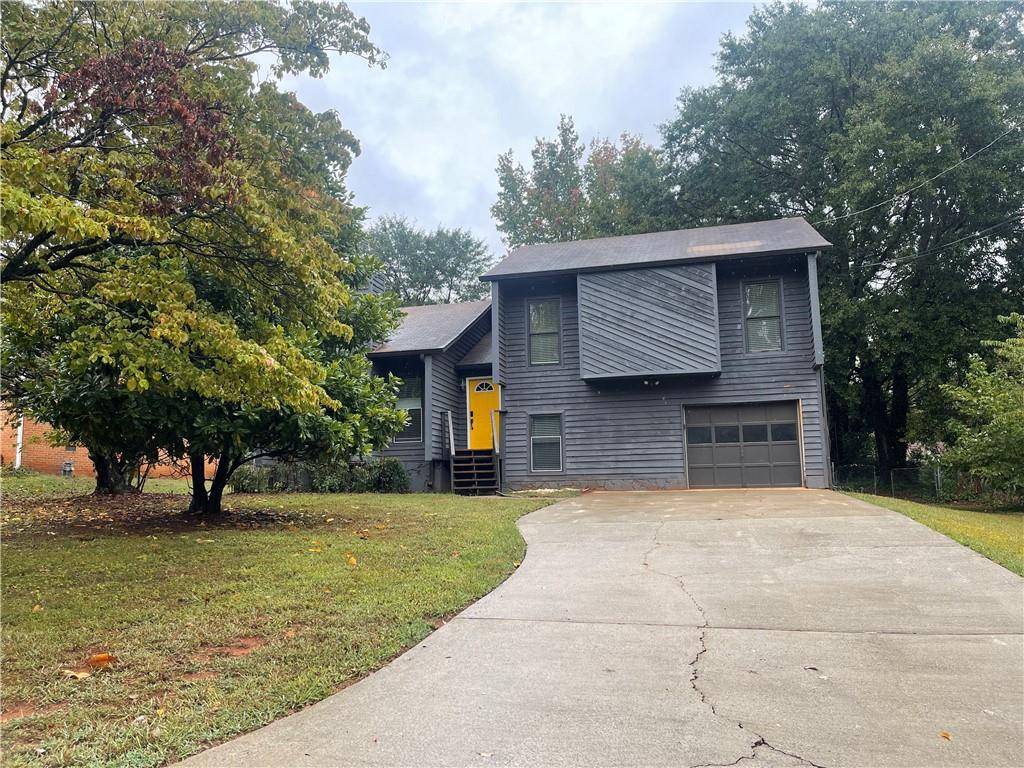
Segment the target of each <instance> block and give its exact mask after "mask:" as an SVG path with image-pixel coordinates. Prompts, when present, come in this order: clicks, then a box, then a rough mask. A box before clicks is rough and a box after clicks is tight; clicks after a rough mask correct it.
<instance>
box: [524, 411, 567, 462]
mask: <svg viewBox="0 0 1024 768" xmlns="http://www.w3.org/2000/svg"><path fill="white" fill-rule="evenodd" d="M530 471H531V472H561V471H562V416H561V414H557V413H546V414H543V415H537V416H531V417H530Z"/></svg>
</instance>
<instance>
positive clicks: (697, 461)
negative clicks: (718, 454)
mask: <svg viewBox="0 0 1024 768" xmlns="http://www.w3.org/2000/svg"><path fill="white" fill-rule="evenodd" d="M690 463H691V464H693V465H694V466H711V465H712V464H714V463H715V447H714V446H713V445H691V446H690Z"/></svg>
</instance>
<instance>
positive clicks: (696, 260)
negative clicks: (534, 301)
mask: <svg viewBox="0 0 1024 768" xmlns="http://www.w3.org/2000/svg"><path fill="white" fill-rule="evenodd" d="M831 247H832V244H831V243H825V244H824V245H814V246H806V247H801V248H783V249H778V250H774V251H751V252H746V253H728V254H723V255H721V256H708V257H702V256H691V257H688V258H679V259H659V260H658V261H635V262H630V263H628V264H611V265H606V266H596V267H574V268H569V269H545V270H541V271H536V270H535V271H533V272H505V273H499V274H494V275H492V274H487V275H481V276H480V280H481V281H483V282H497V281H498V280H511V279H514V278H525V277H546V276H556V275H576V274H581V273H584V272H618V271H621V270H626V269H645V268H647V267H674V266H678V265H679V264H709V263H713V262H718V261H734V260H736V259H746V258H752V257H758V258H759V257H762V256H793V255H796V254H806V253H815V252H819V251H823V250H825V249H826V248H831Z"/></svg>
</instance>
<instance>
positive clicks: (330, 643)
mask: <svg viewBox="0 0 1024 768" xmlns="http://www.w3.org/2000/svg"><path fill="white" fill-rule="evenodd" d="M182 502H183V500H182V499H181V498H178V497H174V496H157V495H151V494H144V495H143V496H136V497H134V501H133V502H132V504H134V505H136V506H138V507H139V508H140V509H141V510H142V511H141V512H140V513H139V515H138V516H134V517H133V516H131V515H128V516H125V517H124V518H123V519H122V517H121V515H122V513H124V510H125V506H124V502H123V501H121V502H118V505H113V506H111V507H109V508H105V507H104V504H105V503H106V502H104V501H103V500H97V499H95V498H92V497H82V498H80V499H73V500H60V501H40V500H39V499H35V500H32V501H31V502H28V501H26V502H20V503H19V502H18V501H16V500H15V501H13V502H12V501H11V499H10V498H9V499H7V500H6V501H5V504H4V514H5V516H13V517H15V518H16V519H17V520H18V521H19V522H18V524H17V525H16V526H15V525H12V524H11V523H10V522H9V521H8V524H7V528H6V532H5V535H4V540H3V552H2V577H3V656H2V659H0V663H2V674H3V686H4V691H3V708H4V716H5V718H9V719H8V722H6V723H4V726H3V732H2V739H3V744H2V746H3V752H4V764H5V765H11V766H20V765H29V764H31V765H51V766H58V765H89V766H100V765H120V766H153V765H160V764H163V763H166V762H169V761H173V760H177V759H179V758H182V757H184V756H186V755H189V754H192V753H194V752H196V751H198V750H200V749H202V748H203V747H204V746H207V745H210V744H212V743H214V742H217V741H220V740H223V739H227V738H229V737H231V736H233V735H235V734H238V733H241V732H243V731H247V730H251V729H253V728H256V727H258V726H260V725H263V724H265V723H268V722H270V721H271V720H274V719H275V718H278V717H281V716H282V715H284V714H286V713H288V712H291V711H294V710H295V709H297V708H299V707H302V706H303V705H305V704H308V703H310V702H313V701H316V700H318V699H322V698H323V697H325V696H327V695H329V694H330V693H332V692H334V691H336V690H338V689H339V688H340V687H342V686H344V685H345V684H346V683H348V682H350V681H352V680H354V679H356V678H358V677H360V676H362V675H365V674H366V673H368V672H370V671H372V670H373V669H375V668H376V667H379V666H380V665H382V664H383V663H385V662H386V661H388V660H389V659H391V658H393V657H394V656H395V655H397V654H398V653H400V652H401V651H402V650H403V649H405V648H408V647H410V646H411V645H413V644H414V643H416V642H417V641H419V640H420V639H421V638H423V637H424V636H425V635H426V634H428V633H429V632H430V631H431V630H432V629H433V628H434V627H435V626H436V625H438V623H439V622H440V621H441V620H442V619H443V617H446V616H448V615H450V614H452V613H453V612H456V611H458V610H459V609H460V608H462V607H463V606H465V605H467V604H468V603H470V602H472V601H473V600H474V599H476V598H478V597H480V596H481V595H483V594H485V593H487V592H488V591H490V590H491V589H493V588H494V587H495V586H496V585H497V584H498V583H500V582H501V581H502V580H503V579H504V578H505V577H507V576H508V575H509V573H511V572H512V570H513V569H514V568H515V567H516V565H517V564H518V562H519V561H520V559H521V558H522V556H523V552H524V544H523V541H522V539H521V538H520V536H519V534H518V531H517V530H516V527H515V521H516V519H517V518H519V517H520V516H521V515H522V514H524V513H526V512H528V511H530V510H533V509H536V508H538V507H541V506H543V505H545V504H547V503H549V501H548V500H546V499H538V498H517V499H502V498H467V497H457V496H449V495H440V494H437V495H417V494H409V495H393V496H381V495H372V494H366V495H313V494H303V495H273V496H262V497H258V496H232V497H230V506H232V507H234V513H233V514H232V515H230V516H229V520H228V521H227V522H224V523H210V524H201V523H197V522H195V521H188V520H186V519H184V518H183V517H182V516H181V513H180V510H181V508H182V506H183V503H182ZM47 507H50V508H52V509H50V511H49V512H44V511H43V510H44V509H46V508H47ZM83 518H84V519H85V520H86V522H85V523H82V522H81V520H82V519H83ZM12 531H13V533H12ZM99 653H110V654H114V655H115V656H116V657H117V661H116V662H115V663H114V664H112V665H111V666H109V667H106V668H101V669H98V670H90V668H89V667H88V664H87V661H88V659H89V658H90V656H92V655H93V654H99ZM69 671H70V672H69ZM86 671H91V674H90V675H89V676H88V677H82V678H81V679H76V678H75V677H72V676H71V673H73V672H86Z"/></svg>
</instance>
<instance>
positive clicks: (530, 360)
mask: <svg viewBox="0 0 1024 768" xmlns="http://www.w3.org/2000/svg"><path fill="white" fill-rule="evenodd" d="M540 304H549V305H554V308H555V315H554V317H555V328H554V330H547V331H535V330H534V329H533V327H532V322H531V315H532V312H531V308H532V307H533V306H535V305H540ZM525 310H526V311H525V313H524V314H525V316H526V318H525V320H526V364H527V365H530V366H548V365H561V364H562V299H561V297H560V296H543V297H531V298H527V299H526V303H525ZM535 336H537V337H540V336H554V337H555V346H554V356H555V359H553V360H541V361H536V362H535V361H534V353H535V346H536V345H535V343H534V337H535Z"/></svg>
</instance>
